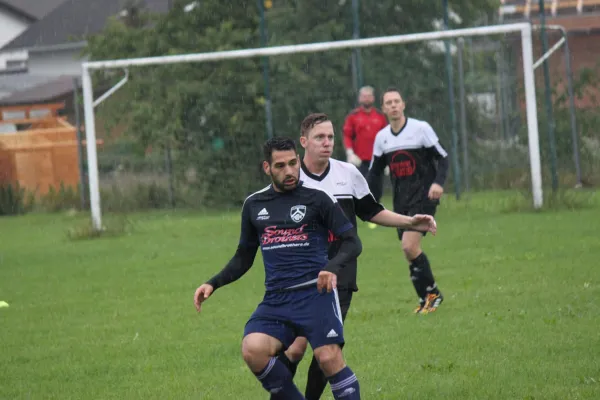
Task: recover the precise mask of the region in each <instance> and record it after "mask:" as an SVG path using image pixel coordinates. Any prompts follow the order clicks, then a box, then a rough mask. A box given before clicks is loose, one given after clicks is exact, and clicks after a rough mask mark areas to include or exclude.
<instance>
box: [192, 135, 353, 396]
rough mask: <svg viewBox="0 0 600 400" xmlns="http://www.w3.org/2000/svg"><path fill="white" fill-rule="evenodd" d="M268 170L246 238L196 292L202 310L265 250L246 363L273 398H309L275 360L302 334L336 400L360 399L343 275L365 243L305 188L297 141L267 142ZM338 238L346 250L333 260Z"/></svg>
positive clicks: (251, 202)
mask: <svg viewBox="0 0 600 400" xmlns="http://www.w3.org/2000/svg"><path fill="white" fill-rule="evenodd" d="M264 152H265V154H264V155H265V161H264V162H263V169H264V171H265V173H266V174H267V175H270V177H271V181H272V183H271V185H269V186H268V187H266V188H265V189H263V190H261V191H259V192H256V193H254V194H252V195H251V196H249V197H248V198H247V199H246V200H245V202H244V206H243V208H242V226H241V234H240V241H239V244H238V248H237V251H236V254H235V256H234V257H233V258H232V259H231V260H230V261H229V263H228V264H227V265H226V266H225V268H223V270H221V272H219V273H218V274H217V275H215V276H214V277H213V278H211V279H210V280H209V281H208V282H206V283H205V284H203V285H201V286H200V287H199V288H198V289H197V290H196V293H195V294H194V303H195V305H196V308H197V310H198V312H200V310H201V305H202V302H203V301H205V300H206V299H207V298H208V297H209V296H210V295H211V294H212V293H214V291H215V290H217V289H218V288H220V287H222V286H225V285H227V284H229V283H231V282H234V281H236V280H237V279H239V278H240V277H241V276H242V275H244V274H245V273H246V272H247V271H248V270H249V269H250V267H251V266H252V264H253V263H254V258H255V256H256V253H257V251H258V247H259V246H260V248H261V251H262V255H263V259H264V266H265V287H266V293H265V295H264V298H263V300H262V302H261V303H260V304H259V305H258V307H257V308H256V311H255V312H254V313H253V314H252V316H251V317H250V319H249V321H248V322H247V324H246V327H245V329H244V339H243V342H242V354H243V358H244V361H245V362H246V364H247V365H248V367H249V368H250V370H251V371H252V372H253V373H254V374H255V376H256V377H257V379H258V380H259V381H260V382H261V383H262V385H263V387H264V388H265V390H267V391H268V392H270V393H271V398H272V399H289V400H294V399H304V396H302V394H301V393H300V392H299V391H298V388H297V387H296V386H295V385H294V382H293V377H292V374H291V372H290V371H289V370H288V368H287V367H286V366H285V365H284V364H283V363H282V362H281V361H280V360H279V359H278V358H277V355H278V354H279V353H280V352H282V351H284V350H285V349H287V348H288V347H289V346H290V345H291V344H292V343H293V342H294V340H295V339H296V337H298V336H303V337H306V338H307V339H308V342H309V343H310V345H311V347H312V348H313V352H314V354H315V357H316V359H317V360H318V362H319V365H320V366H321V369H322V370H323V373H324V374H325V376H326V377H327V380H328V382H329V384H330V387H331V390H332V392H333V396H334V398H335V399H344V400H346V399H347V400H354V399H360V388H359V384H358V379H357V378H356V376H355V375H354V373H353V372H352V370H351V369H350V368H349V367H348V366H347V365H346V364H345V361H344V358H343V355H342V350H341V345H343V343H344V328H343V322H342V315H341V310H340V303H339V299H338V294H337V274H338V273H339V271H340V270H341V269H342V268H343V267H344V266H345V265H346V264H347V263H348V262H349V261H350V260H354V259H356V258H357V257H358V256H359V255H360V253H361V251H362V245H361V242H360V240H359V239H358V237H357V236H356V233H355V230H354V229H352V228H353V226H352V223H351V222H350V221H349V220H348V218H347V217H346V215H345V214H344V212H343V211H342V209H341V207H340V206H339V204H338V203H337V201H336V199H335V198H334V197H332V196H330V195H329V194H327V193H326V192H324V191H322V190H320V189H316V188H311V187H308V186H305V185H303V183H302V182H301V181H300V179H299V176H300V158H299V156H298V154H297V151H296V146H295V144H294V141H293V140H291V139H286V138H273V139H270V140H269V141H267V142H266V143H265V146H264ZM330 234H333V235H335V236H336V237H337V238H338V239H339V240H340V249H339V251H338V253H337V255H336V256H335V257H333V258H331V259H329V257H328V247H329V243H328V239H329V235H330Z"/></svg>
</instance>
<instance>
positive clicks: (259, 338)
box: [242, 333, 277, 372]
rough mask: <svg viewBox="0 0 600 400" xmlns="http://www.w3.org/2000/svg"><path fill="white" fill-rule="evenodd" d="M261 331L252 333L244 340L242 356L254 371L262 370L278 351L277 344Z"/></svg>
mask: <svg viewBox="0 0 600 400" xmlns="http://www.w3.org/2000/svg"><path fill="white" fill-rule="evenodd" d="M264 336H266V335H262V334H259V333H251V334H249V335H247V336H246V337H244V340H243V341H242V357H243V359H244V361H245V362H246V364H247V365H248V367H250V369H251V370H252V371H253V372H259V371H261V370H262V369H263V368H264V367H265V366H266V365H267V363H268V362H269V359H270V358H271V357H273V356H274V355H275V353H276V352H277V349H276V346H274V345H273V344H272V343H270V341H269V340H268V339H267V338H265V337H264Z"/></svg>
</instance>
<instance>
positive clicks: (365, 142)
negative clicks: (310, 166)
mask: <svg viewBox="0 0 600 400" xmlns="http://www.w3.org/2000/svg"><path fill="white" fill-rule="evenodd" d="M358 103H359V106H358V107H357V108H355V109H354V110H352V111H351V112H350V114H349V115H348V116H347V117H346V121H345V122H344V129H343V130H344V147H345V148H346V161H348V162H349V163H351V164H354V165H356V167H357V168H358V169H359V170H360V172H361V173H362V174H363V176H365V177H366V176H367V172H368V171H369V165H370V164H371V158H372V157H373V144H374V143H375V136H377V132H379V131H380V130H382V129H383V128H385V127H386V126H387V125H388V121H387V119H386V117H385V115H384V114H383V113H382V112H381V111H379V110H378V109H377V108H375V107H374V103H375V93H374V90H373V88H372V87H371V86H364V87H362V88H361V89H360V91H359V92H358Z"/></svg>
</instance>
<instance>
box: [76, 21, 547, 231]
mask: <svg viewBox="0 0 600 400" xmlns="http://www.w3.org/2000/svg"><path fill="white" fill-rule="evenodd" d="M513 32H520V33H521V45H522V52H523V70H524V71H523V72H524V84H525V104H526V110H527V128H528V141H529V146H528V147H529V159H530V164H531V165H530V167H531V185H532V193H533V206H534V207H535V208H540V207H541V206H542V202H543V195H542V172H541V161H540V146H539V133H538V118H537V108H536V94H535V80H534V64H533V45H532V26H531V24H530V23H527V22H523V23H515V24H501V25H491V26H482V27H477V28H466V29H453V30H445V31H434V32H424V33H414V34H407V35H394V36H382V37H375V38H366V39H353V40H342V41H333V42H322V43H310V44H299V45H289V46H277V47H263V48H254V49H243V50H230V51H216V52H209V53H194V54H181V55H172V56H158V57H142V58H130V59H120V60H105V61H91V62H83V63H82V65H81V69H82V71H81V76H82V87H83V103H84V113H85V134H86V142H87V143H86V149H87V161H88V180H89V190H90V209H91V216H92V226H93V229H95V230H102V213H101V208H100V187H99V182H98V158H97V152H96V127H95V116H94V107H95V106H97V105H98V104H99V103H100V102H101V101H103V100H104V99H106V98H107V97H108V96H110V94H112V93H114V92H115V91H116V90H117V89H118V88H119V87H121V86H123V85H124V84H125V83H126V81H127V77H128V74H127V67H131V66H143V65H159V64H174V63H187V62H208V61H221V60H231V59H242V58H251V57H261V56H277V55H282V54H295V53H316V52H324V51H329V50H339V49H347V48H355V47H372V46H384V45H392V44H402V43H413V42H421V41H430V40H442V39H451V38H456V37H472V36H487V35H494V34H505V33H513ZM117 68H119V69H120V68H122V69H125V71H126V76H125V78H124V79H123V80H121V81H120V82H119V83H118V84H117V85H116V86H115V87H113V88H112V89H110V90H109V91H108V92H107V93H105V94H104V95H102V96H101V97H100V98H99V99H97V100H96V101H94V98H93V91H92V78H91V75H90V71H92V70H101V69H117Z"/></svg>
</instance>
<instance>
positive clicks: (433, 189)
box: [368, 88, 448, 314]
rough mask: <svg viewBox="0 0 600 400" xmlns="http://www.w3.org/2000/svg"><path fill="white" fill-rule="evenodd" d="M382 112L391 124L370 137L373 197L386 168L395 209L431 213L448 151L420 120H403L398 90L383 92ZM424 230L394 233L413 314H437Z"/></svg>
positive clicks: (441, 189) (377, 195)
mask: <svg viewBox="0 0 600 400" xmlns="http://www.w3.org/2000/svg"><path fill="white" fill-rule="evenodd" d="M382 103H383V107H382V109H383V112H384V113H385V114H386V115H387V117H388V120H389V121H390V124H389V125H388V126H386V127H385V128H383V129H382V130H381V131H379V133H377V136H376V137H375V144H374V145H373V159H372V160H371V167H370V169H369V174H368V182H369V186H370V187H371V190H372V191H373V194H374V195H375V198H377V199H379V198H380V197H381V194H382V191H383V188H382V185H381V174H382V173H383V170H384V169H385V167H386V166H389V169H390V178H391V181H392V187H393V202H394V211H396V212H398V213H401V214H407V215H414V214H420V213H423V214H429V215H435V212H436V209H437V206H438V204H439V203H440V198H441V197H442V194H443V193H444V183H445V181H446V175H447V172H448V153H446V150H444V148H443V147H442V145H441V144H440V141H439V138H438V137H437V135H436V133H435V131H434V130H433V128H432V127H431V125H429V124H428V123H427V122H425V121H421V120H418V119H415V118H407V117H406V116H405V115H404V108H405V103H404V100H403V99H402V96H401V95H400V92H399V91H398V89H395V88H389V89H387V90H386V91H385V92H384V93H383V101H382ZM423 236H424V233H423V232H415V231H414V230H412V229H398V237H399V239H400V240H401V241H402V250H404V255H405V257H406V259H407V261H408V263H409V269H410V277H411V280H412V283H413V286H414V287H415V291H416V292H417V296H418V297H419V305H418V306H417V308H416V309H415V313H417V314H426V313H430V312H433V311H436V310H437V308H438V307H439V306H440V304H441V303H442V301H443V300H444V297H443V296H442V293H441V292H440V290H439V289H438V286H437V283H436V281H435V279H434V277H433V273H432V272H431V266H430V264H429V259H428V258H427V256H426V255H425V253H424V252H423V250H422V249H421V239H422V238H423Z"/></svg>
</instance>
